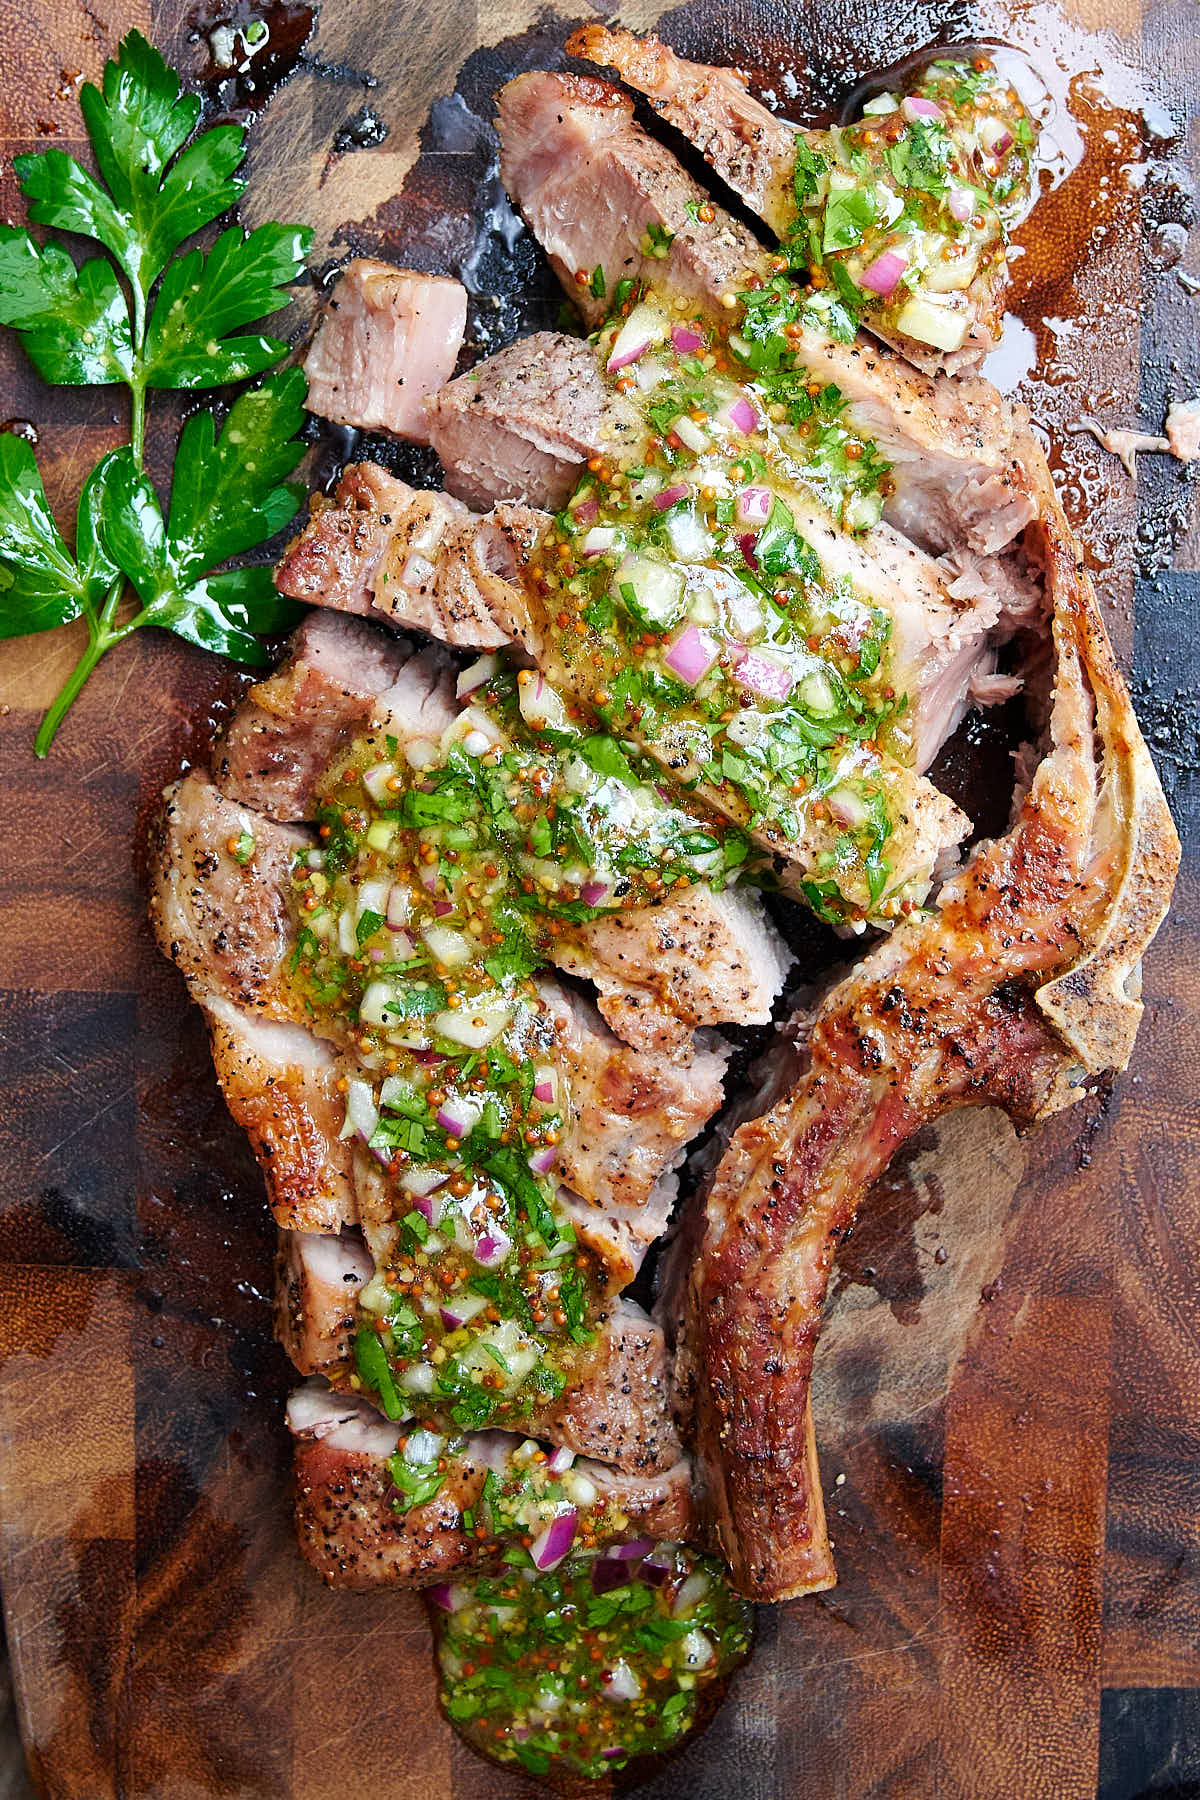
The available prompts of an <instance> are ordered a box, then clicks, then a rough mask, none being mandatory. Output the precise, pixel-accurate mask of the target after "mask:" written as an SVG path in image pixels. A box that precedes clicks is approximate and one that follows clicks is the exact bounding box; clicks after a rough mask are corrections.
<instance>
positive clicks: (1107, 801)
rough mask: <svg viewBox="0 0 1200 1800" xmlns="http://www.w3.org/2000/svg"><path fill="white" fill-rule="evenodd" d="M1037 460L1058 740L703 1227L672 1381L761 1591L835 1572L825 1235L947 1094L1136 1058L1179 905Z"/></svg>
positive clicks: (1053, 1100) (1034, 1087)
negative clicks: (820, 1462) (1144, 1001)
mask: <svg viewBox="0 0 1200 1800" xmlns="http://www.w3.org/2000/svg"><path fill="white" fill-rule="evenodd" d="M1023 455H1024V457H1025V458H1026V464H1027V467H1029V468H1030V469H1031V471H1033V472H1034V474H1035V477H1036V479H1037V480H1038V483H1039V488H1040V495H1039V498H1040V513H1041V523H1040V527H1039V532H1038V537H1039V546H1038V547H1039V549H1040V554H1041V556H1042V558H1043V559H1044V563H1045V569H1046V579H1047V587H1048V591H1049V594H1050V598H1051V602H1052V604H1053V609H1054V633H1055V647H1056V651H1057V655H1058V668H1057V681H1056V687H1055V693H1054V703H1053V710H1052V713H1051V718H1050V728H1049V748H1048V751H1047V754H1046V755H1045V756H1044V757H1043V760H1042V762H1041V764H1040V766H1039V768H1038V770H1037V773H1036V775H1035V776H1034V778H1033V781H1032V785H1031V787H1030V789H1029V792H1028V794H1027V795H1026V797H1025V800H1024V803H1023V805H1022V807H1021V810H1020V813H1019V816H1018V818H1017V821H1016V823H1015V825H1014V827H1013V829H1012V830H1011V831H1010V833H1009V834H1008V835H1007V836H1006V837H1004V838H1002V839H999V840H997V841H996V842H994V843H990V844H985V845H982V846H980V847H979V848H978V849H977V851H976V852H975V854H974V856H973V857H972V858H971V860H970V862H969V863H968V864H967V866H966V868H965V870H964V871H963V873H962V874H961V875H960V876H959V877H957V878H956V879H955V880H954V881H953V882H951V883H950V884H948V886H947V887H946V888H945V889H944V890H943V893H942V895H941V897H940V900H939V903H938V907H937V910H936V911H935V912H934V913H932V914H931V915H930V916H928V917H927V918H925V919H923V920H921V921H919V922H917V921H914V922H910V923H907V924H904V925H901V926H900V927H899V928H898V930H897V931H896V932H895V933H894V934H893V935H892V937H891V938H890V939H889V940H887V941H886V942H885V943H883V944H881V945H880V946H879V947H878V948H877V949H876V950H875V951H874V952H873V953H872V954H871V955H870V956H869V957H868V958H867V959H866V961H865V962H864V963H862V964H861V965H860V966H859V967H858V968H857V969H856V970H855V971H854V972H853V973H852V974H851V975H849V976H848V977H847V978H846V979H845V980H844V981H842V982H841V983H839V984H838V985H837V986H836V987H835V988H834V990H833V991H832V993H831V994H830V995H829V996H828V998H827V999H826V1001H825V1003H824V1005H823V1006H822V1008H821V1010H820V1012H819V1013H818V1015H817V1018H816V1021H815V1024H814V1025H813V1026H812V1029H811V1032H810V1034H809V1038H808V1045H807V1050H808V1066H807V1069H806V1071H805V1072H804V1073H803V1074H802V1075H801V1077H800V1079H799V1080H798V1082H797V1084H796V1085H795V1087H794V1088H793V1089H792V1090H791V1092H790V1093H788V1094H787V1095H786V1096H785V1097H784V1098H783V1099H781V1100H779V1101H778V1102H777V1103H776V1104H775V1105H774V1106H773V1107H772V1108H771V1110H770V1111H769V1112H767V1113H766V1114H765V1115H764V1116H763V1117H762V1118H759V1119H755V1120H752V1121H750V1122H749V1123H747V1124H744V1125H742V1126H740V1127H739V1129H738V1130H737V1131H736V1132H735V1134H734V1136H733V1139H732V1141H731V1143H730V1146H729V1149H728V1152H727V1153H726V1155H725V1157H724V1158H723V1160H722V1162H721V1165H720V1167H719V1168H718V1170H717V1172H716V1175H715V1178H714V1180H713V1183H712V1186H711V1188H710V1190H709V1192H708V1195H707V1198H706V1202H705V1205H704V1211H703V1216H702V1219H701V1221H700V1224H699V1228H698V1237H699V1254H698V1257H697V1258H696V1260H695V1262H694V1264H693V1265H692V1268H691V1272H690V1276H689V1278H688V1284H687V1299H686V1307H685V1323H684V1329H683V1335H682V1341H681V1346H680V1352H679V1360H678V1369H677V1380H678V1382H679V1388H680V1395H681V1402H682V1405H683V1408H684V1410H685V1412H686V1413H687V1414H688V1416H689V1418H690V1433H691V1436H692V1438H693V1440H694V1443H695V1446H696V1448H697V1450H698V1452H699V1454H700V1456H701V1458H702V1465H703V1473H702V1488H703V1492H704V1496H705V1507H706V1512H707V1516H708V1519H709V1522H710V1526H711V1529H712V1531H713V1534H714V1536H715V1538H716V1540H717V1541H718V1542H719V1543H720V1545H721V1548H722V1551H723V1553H724V1554H725V1555H726V1557H727V1558H728V1560H729V1562H730V1564H731V1567H732V1568H733V1571H734V1575H735V1579H736V1581H737V1583H738V1585H739V1587H740V1588H741V1590H742V1591H743V1592H744V1593H746V1594H749V1595H752V1596H753V1597H755V1598H757V1599H772V1600H779V1599H787V1598H789V1597H791V1596H793V1595H795V1594H800V1593H805V1592H808V1591H811V1590H812V1589H814V1588H819V1587H825V1586H828V1585H829V1583H830V1581H831V1580H832V1579H833V1569H832V1561H831V1558H830V1555H829V1546H828V1542H827V1540H826V1539H825V1536H824V1523H823V1517H822V1515H821V1511H820V1506H819V1496H818V1493H817V1490H816V1485H815V1471H814V1465H813V1459H812V1453H811V1435H810V1434H811V1419H810V1417H809V1412H808V1389H809V1378H810V1373H811V1368H812V1358H813V1350H814V1346H815V1342H816V1336H817V1331H818V1328H819V1322H820V1312H821V1306H822V1302H823V1299H824V1294H825V1288H826V1284H827V1280H828V1276H829V1271H830V1267H831V1264H832V1260H833V1246H834V1242H835V1240H836V1239H837V1238H838V1237H840V1236H841V1235H842V1234H843V1233H844V1231H845V1230H846V1229H847V1227H848V1226H849V1224H850V1222H851V1220H852V1218H853V1216H854V1211H855V1208H856V1206H857V1204H858V1202H859V1200H860V1198H861V1196H862V1194H863V1193H864V1192H865V1190H866V1188H867V1186H868V1185H869V1183H870V1182H871V1180H872V1179H873V1178H874V1177H875V1176H876V1175H878V1174H879V1173H880V1172H881V1171H882V1170H883V1169H884V1168H885V1167H886V1166H887V1164H888V1162H889V1161H890V1160H891V1158H892V1156H893V1154H894V1153H895V1151H896V1149H897V1148H898V1147H899V1145H901V1144H902V1143H903V1142H904V1141H905V1140H906V1139H907V1138H909V1137H910V1136H911V1134H912V1132H913V1131H914V1130H916V1129H917V1128H918V1127H919V1126H920V1125H921V1124H923V1123H925V1122H927V1121H928V1120H930V1119H931V1118H934V1117H936V1116H937V1115H938V1114H939V1113H941V1112H944V1111H945V1110H946V1109H947V1108H949V1107H952V1106H960V1105H972V1104H991V1105H1000V1106H1002V1107H1004V1108H1005V1109H1006V1110H1007V1111H1008V1112H1009V1113H1010V1114H1011V1115H1012V1116H1013V1117H1014V1118H1016V1119H1018V1120H1023V1121H1024V1120H1029V1119H1032V1118H1034V1117H1040V1116H1042V1115H1043V1114H1045V1113H1046V1112H1049V1111H1053V1110H1055V1109H1056V1108H1058V1107H1061V1106H1063V1105H1067V1104H1070V1103H1071V1102H1072V1101H1073V1100H1074V1099H1076V1098H1077V1097H1078V1095H1079V1094H1080V1092H1082V1091H1083V1088H1082V1082H1081V1077H1082V1076H1083V1075H1085V1074H1088V1073H1097V1072H1099V1071H1101V1070H1104V1069H1110V1068H1123V1067H1124V1066H1125V1064H1126V1063H1127V1061H1128V1058H1129V1054H1130V1051H1131V1049H1132V1044H1133V1037H1134V1033H1135V1032H1136V1029H1137V1024H1138V1019H1139V1016H1140V1013H1141V1004H1140V1001H1139V999H1138V998H1137V993H1138V973H1139V967H1140V958H1141V956H1142V954H1143V952H1144V950H1145V948H1146V946H1147V945H1148V944H1149V942H1150V940H1151V938H1152V937H1153V935H1154V932H1155V931H1156V930H1157V927H1158V925H1159V923H1160V922H1161V919H1162V917H1163V914H1164V912H1165V910H1166V906H1167V904H1168V902H1169V899H1170V894H1171V887H1172V883H1173V880H1174V874H1175V869H1176V866H1177V861H1178V840H1177V838H1176V836H1175V832H1174V828H1173V826H1172V824H1171V820H1170V815H1169V814H1168V812H1167V809H1166V806H1165V803H1164V801H1163V798H1162V793H1161V790H1160V788H1159V785H1158V781H1157V777H1156V775H1155V773H1154V769H1153V765H1152V764H1151V762H1150V759H1149V756H1148V754H1147V752H1146V748H1145V745H1144V744H1143V742H1142V739H1141V736H1140V734H1139V732H1138V729H1137V725H1136V721H1135V719H1134V716H1133V712H1132V709H1131V707H1130V704H1129V699H1128V695H1127V694H1126V691H1125V688H1124V685H1123V683H1122V681H1121V678H1120V675H1119V673H1118V671H1117V669H1116V666H1115V664H1114V662H1113V658H1112V653H1111V650H1110V648H1109V645H1108V641H1107V638H1106V636H1105V633H1104V628H1103V624H1102V622H1101V618H1100V615H1099V611H1098V609H1097V606H1096V601H1095V597H1094V595H1093V593H1092V590H1091V587H1090V585H1089V583H1088V582H1087V580H1086V577H1085V576H1084V575H1083V572H1082V562H1081V560H1080V558H1079V553H1078V548H1077V546H1076V544H1075V543H1074V540H1073V539H1072V537H1071V534H1070V531H1069V529H1068V527H1067V525H1066V522H1065V519H1064V518H1063V515H1062V512H1061V509H1060V507H1059V504H1058V501H1057V498H1056V496H1055V494H1054V490H1053V486H1052V483H1051V480H1050V476H1049V471H1048V470H1047V469H1046V467H1045V463H1044V461H1043V460H1042V458H1041V454H1040V452H1039V451H1038V450H1037V448H1036V446H1035V444H1034V443H1033V440H1032V436H1030V437H1029V438H1028V440H1027V441H1026V443H1025V445H1024V449H1023Z"/></svg>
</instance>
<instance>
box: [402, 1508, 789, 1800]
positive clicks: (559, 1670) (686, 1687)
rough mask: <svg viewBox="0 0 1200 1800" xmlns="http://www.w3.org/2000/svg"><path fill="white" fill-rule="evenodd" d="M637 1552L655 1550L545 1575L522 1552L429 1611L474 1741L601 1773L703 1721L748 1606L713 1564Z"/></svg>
mask: <svg viewBox="0 0 1200 1800" xmlns="http://www.w3.org/2000/svg"><path fill="white" fill-rule="evenodd" d="M631 1548H633V1549H635V1550H638V1549H640V1550H643V1551H645V1552H647V1553H646V1554H643V1555H640V1556H634V1557H633V1558H632V1559H631V1560H629V1561H628V1562H626V1563H624V1564H623V1565H622V1564H620V1563H618V1562H615V1561H614V1559H612V1558H603V1557H597V1555H596V1554H595V1553H586V1554H572V1555H570V1556H569V1557H568V1558H567V1559H566V1561H564V1562H563V1563H561V1564H560V1565H559V1567H558V1568H556V1569H554V1570H552V1571H550V1572H548V1573H543V1574H539V1573H538V1572H537V1570H536V1569H534V1568H533V1567H532V1566H530V1564H529V1559H528V1557H525V1558H524V1559H523V1561H519V1560H517V1558H518V1557H519V1556H520V1553H519V1552H518V1553H517V1556H516V1557H514V1561H513V1562H512V1563H511V1564H510V1565H509V1566H508V1567H506V1568H505V1569H504V1570H502V1571H501V1572H500V1573H498V1574H496V1575H493V1576H485V1577H481V1578H478V1579H476V1580H473V1581H472V1582H471V1583H470V1585H469V1587H468V1588H466V1589H465V1590H459V1591H458V1592H452V1593H451V1595H449V1596H447V1597H446V1598H447V1599H448V1601H449V1604H450V1606H451V1607H452V1608H453V1610H445V1608H444V1607H439V1606H431V1608H430V1612H431V1616H432V1618H433V1623H434V1632H435V1637H436V1643H437V1662H438V1669H439V1674H440V1679H441V1698H442V1705H443V1707H444V1709H445V1711H446V1714H447V1716H448V1717H449V1718H450V1720H451V1721H452V1722H453V1724H454V1725H455V1727H456V1729H457V1730H458V1731H459V1732H461V1734H462V1735H463V1737H465V1738H466V1739H467V1741H468V1742H469V1743H471V1744H472V1745H474V1746H475V1747H476V1748H477V1749H479V1750H481V1751H483V1752H484V1753H485V1754H486V1755H488V1756H490V1757H493V1758H496V1759H498V1760H499V1761H502V1762H512V1763H519V1764H520V1765H521V1766H523V1767H524V1768H526V1769H528V1770H529V1771H530V1773H531V1774H534V1775H543V1774H545V1773H546V1772H547V1770H548V1769H549V1768H550V1767H551V1765H552V1764H553V1765H557V1766H558V1767H559V1768H563V1769H567V1770H570V1771H572V1772H574V1773H576V1774H578V1775H581V1776H588V1777H598V1776H601V1775H605V1774H611V1773H612V1772H613V1771H614V1770H616V1769H619V1768H621V1767H622V1766H623V1765H624V1764H626V1763H628V1762H629V1761H630V1760H631V1759H632V1758H634V1757H639V1756H649V1755H662V1754H665V1753H667V1752H669V1751H670V1750H671V1749H673V1748H674V1747H675V1746H676V1745H677V1744H678V1743H679V1741H680V1740H681V1739H682V1738H683V1737H685V1736H686V1735H687V1733H688V1732H689V1731H690V1730H691V1729H692V1728H693V1726H694V1725H695V1724H696V1723H697V1722H698V1721H699V1720H700V1719H701V1718H702V1717H703V1716H704V1711H705V1710H706V1702H707V1701H708V1700H709V1697H710V1695H711V1691H712V1688H713V1685H714V1683H716V1682H719V1681H723V1680H724V1679H726V1678H727V1677H728V1675H729V1674H730V1673H731V1672H732V1671H733V1670H734V1669H735V1668H736V1667H737V1666H738V1664H739V1663H741V1662H743V1661H744V1660H745V1658H746V1656H747V1655H748V1654H749V1651H750V1644H751V1639H752V1635H753V1613H752V1609H751V1608H750V1606H749V1605H748V1604H747V1602H746V1601H744V1600H742V1599H741V1598H740V1597H739V1596H738V1595H736V1594H735V1593H734V1592H733V1591H732V1589H731V1588H730V1587H729V1585H728V1583H727V1581H726V1578H725V1572H724V1570H723V1569H722V1567H721V1565H720V1564H719V1563H718V1562H716V1561H715V1560H714V1559H713V1558H711V1557H707V1556H702V1555H700V1554H699V1553H698V1552H696V1551H694V1550H690V1549H687V1548H686V1547H684V1546H682V1545H678V1544H657V1545H654V1546H652V1547H650V1546H646V1545H638V1546H631ZM598 1570H599V1572H598ZM609 1581H615V1582H616V1585H613V1586H609V1585H608V1583H609Z"/></svg>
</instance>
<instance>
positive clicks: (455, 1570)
mask: <svg viewBox="0 0 1200 1800" xmlns="http://www.w3.org/2000/svg"><path fill="white" fill-rule="evenodd" d="M288 1425H289V1427H290V1429H291V1431H292V1434H293V1437H294V1438H295V1441H296V1476H295V1494H296V1530H297V1535H298V1538H299V1542H300V1552H301V1555H302V1556H303V1557H304V1559H305V1561H306V1562H308V1563H309V1564H310V1566H311V1567H312V1568H313V1569H314V1570H316V1572H317V1573H318V1574H319V1575H321V1576H322V1578H323V1579H324V1580H325V1581H326V1582H327V1583H328V1584H329V1585H330V1586H331V1587H348V1588H372V1587H377V1586H388V1587H401V1588H411V1587H423V1586H427V1585H428V1584H429V1583H431V1582H434V1581H444V1580H446V1579H448V1578H452V1577H453V1576H455V1575H458V1574H464V1573H466V1572H467V1571H469V1570H477V1569H480V1568H487V1567H488V1566H489V1565H491V1564H492V1563H494V1562H495V1561H496V1559H497V1557H498V1556H499V1555H500V1554H501V1552H502V1550H503V1547H504V1542H503V1540H502V1539H496V1538H488V1537H483V1538H481V1537H479V1536H478V1535H477V1534H476V1533H475V1532H473V1531H468V1530H467V1528H466V1526H465V1525H464V1524H463V1519H462V1515H463V1513H464V1512H466V1511H473V1510H474V1509H476V1508H477V1507H478V1503H479V1499H480V1495H481V1491H482V1488H483V1483H484V1480H485V1478H486V1476H487V1474H488V1471H489V1470H494V1471H495V1472H496V1473H497V1474H498V1475H502V1474H503V1473H505V1472H506V1470H508V1469H509V1468H511V1467H512V1466H513V1465H512V1460H511V1459H512V1457H513V1453H514V1452H515V1451H518V1450H519V1449H520V1447H521V1444H522V1440H521V1439H520V1438H517V1437H513V1436H510V1435H508V1434H507V1433H504V1432H498V1431H493V1432H478V1433H476V1434H475V1435H474V1436H472V1437H469V1438H468V1439H467V1440H466V1444H465V1447H464V1448H463V1449H462V1450H461V1451H459V1452H457V1453H456V1454H454V1455H453V1456H452V1457H450V1458H448V1459H447V1460H448V1469H447V1475H446V1480H445V1482H444V1483H443V1486H442V1488H441V1490H440V1491H439V1493H438V1494H437V1495H436V1496H435V1497H434V1499H433V1500H431V1501H428V1502H427V1503H426V1504H425V1505H423V1506H418V1507H413V1508H411V1509H410V1510H409V1511H408V1512H398V1511H396V1510H395V1509H394V1508H393V1506H392V1504H391V1502H392V1499H393V1497H396V1496H397V1490H396V1488H395V1486H394V1484H393V1482H392V1479H391V1475H390V1472H389V1470H388V1459H389V1457H390V1456H392V1455H393V1454H394V1453H395V1451H396V1449H397V1447H398V1445H399V1442H400V1436H401V1428H400V1427H397V1426H393V1425H389V1424H388V1422H387V1421H386V1420H385V1419H382V1418H381V1417H380V1415H379V1414H378V1413H377V1412H375V1411H374V1409H373V1408H372V1407H370V1406H368V1405H367V1404H366V1402H365V1401H362V1400H357V1399H355V1398H353V1397H352V1396H349V1395H343V1394H334V1393H331V1392H330V1391H329V1390H328V1389H327V1388H325V1387H324V1386H323V1385H322V1384H320V1383H316V1382H313V1383H309V1384H308V1385H307V1386H306V1387H303V1388H300V1389H298V1390H297V1392H296V1393H294V1394H293V1395H292V1398H291V1400H290V1402H289V1404H288ZM571 1476H572V1486H573V1488H574V1491H575V1492H576V1493H578V1494H579V1495H580V1496H581V1498H584V1499H588V1501H589V1503H588V1506H587V1508H586V1510H587V1514H588V1522H589V1529H594V1530H595V1532H596V1537H597V1541H598V1542H605V1541H608V1540H609V1539H613V1538H615V1539H622V1538H628V1537H630V1536H633V1535H636V1534H644V1535H646V1536H652V1537H657V1538H673V1539H683V1538H686V1537H687V1536H688V1534H689V1526H690V1517H691V1514H690V1494H691V1474H690V1470H689V1468H688V1465H687V1463H686V1462H684V1461H683V1460H682V1459H678V1460H676V1461H675V1462H674V1463H673V1464H672V1465H671V1466H670V1467H669V1468H667V1469H665V1470H663V1471H662V1472H659V1473H654V1474H651V1475H637V1474H631V1473H629V1472H627V1471H623V1470H617V1469H613V1468H610V1467H607V1466H605V1465H604V1464H603V1463H598V1462H590V1461H580V1462H577V1463H576V1464H575V1465H574V1468H573V1469H572V1471H571ZM589 1496H590V1498H589Z"/></svg>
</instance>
